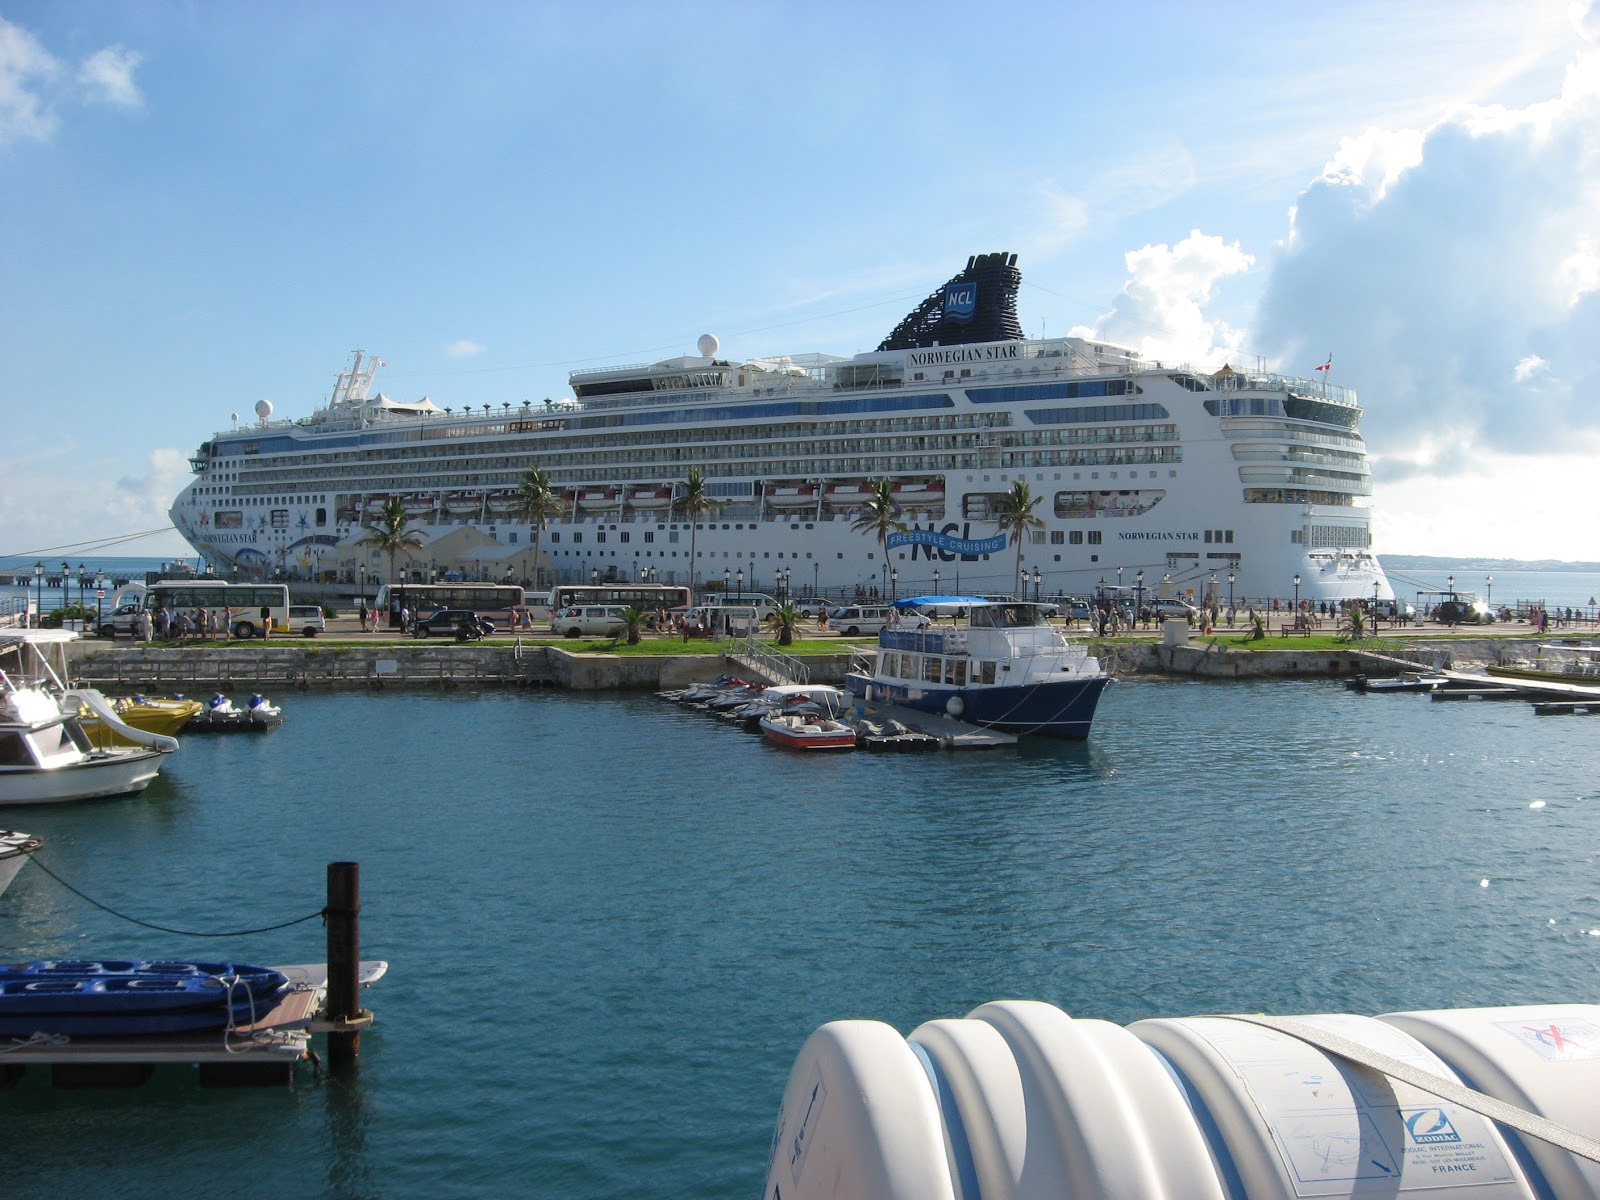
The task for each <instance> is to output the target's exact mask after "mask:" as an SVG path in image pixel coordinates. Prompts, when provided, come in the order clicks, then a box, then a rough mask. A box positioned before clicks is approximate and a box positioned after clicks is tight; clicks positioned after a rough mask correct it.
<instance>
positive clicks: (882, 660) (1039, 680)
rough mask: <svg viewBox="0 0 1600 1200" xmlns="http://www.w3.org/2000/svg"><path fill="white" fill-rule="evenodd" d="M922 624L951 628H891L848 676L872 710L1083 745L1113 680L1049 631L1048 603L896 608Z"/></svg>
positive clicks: (950, 601) (914, 602) (914, 600)
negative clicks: (923, 619) (934, 621)
mask: <svg viewBox="0 0 1600 1200" xmlns="http://www.w3.org/2000/svg"><path fill="white" fill-rule="evenodd" d="M895 607H896V608H897V609H899V610H901V611H902V612H905V611H908V610H909V611H913V612H920V613H921V614H922V615H923V616H931V615H934V614H942V613H947V612H951V611H955V612H957V613H960V614H961V615H960V616H957V617H954V618H953V619H954V620H955V622H956V624H955V625H953V626H951V627H948V628H925V629H917V630H911V631H908V630H905V629H903V628H895V629H884V630H883V631H882V632H881V633H879V634H878V650H877V654H876V655H875V656H874V658H873V659H872V660H871V661H870V662H864V663H861V664H860V665H859V666H853V667H852V669H851V671H850V673H849V674H848V675H847V676H846V677H845V682H846V685H847V686H848V687H849V689H850V691H851V693H852V694H854V695H857V696H860V697H862V698H863V699H864V700H865V701H866V702H867V703H868V704H874V703H877V704H898V705H901V706H903V707H905V708H913V709H917V710H919V711H921V712H926V713H935V714H948V715H949V716H951V717H954V718H956V719H957V720H960V721H965V722H967V723H968V724H970V725H980V726H983V727H984V728H987V729H998V730H999V731H1001V732H1002V733H1012V734H1042V735H1044V736H1046V737H1059V738H1086V737H1088V736H1089V726H1090V723H1091V722H1092V721H1093V720H1094V711H1095V706H1096V705H1097V704H1098V703H1099V702H1100V693H1101V692H1103V691H1105V688H1106V685H1107V684H1108V683H1110V682H1111V677H1110V675H1108V674H1107V673H1106V671H1105V669H1104V667H1102V666H1101V664H1100V661H1099V660H1098V659H1096V658H1094V657H1093V656H1091V655H1090V654H1089V653H1088V651H1087V650H1086V649H1085V648H1084V647H1083V646H1082V645H1080V644H1074V643H1070V642H1068V641H1067V640H1066V638H1065V637H1063V636H1062V634H1061V631H1060V630H1059V629H1057V628H1056V627H1055V626H1054V625H1052V624H1051V623H1050V619H1049V610H1048V608H1047V606H1045V605H1041V604H1028V603H1025V602H1019V601H1014V600H1013V601H1006V602H1003V603H996V602H991V601H988V600H985V599H983V598H982V597H980V596H914V597H911V598H909V599H905V600H899V601H896V603H895Z"/></svg>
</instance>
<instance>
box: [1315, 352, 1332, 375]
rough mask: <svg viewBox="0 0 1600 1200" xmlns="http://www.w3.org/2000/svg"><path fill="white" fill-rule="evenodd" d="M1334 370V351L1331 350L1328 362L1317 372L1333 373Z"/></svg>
mask: <svg viewBox="0 0 1600 1200" xmlns="http://www.w3.org/2000/svg"><path fill="white" fill-rule="evenodd" d="M1332 369H1333V351H1331V350H1330V351H1329V352H1328V361H1327V362H1325V363H1323V364H1322V365H1321V366H1320V367H1318V368H1317V370H1319V371H1331V370H1332Z"/></svg>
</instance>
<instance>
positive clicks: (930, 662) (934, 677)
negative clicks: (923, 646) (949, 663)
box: [922, 654, 944, 683]
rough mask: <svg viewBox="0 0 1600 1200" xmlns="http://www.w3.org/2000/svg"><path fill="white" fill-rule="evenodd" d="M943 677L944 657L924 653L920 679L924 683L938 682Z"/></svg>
mask: <svg viewBox="0 0 1600 1200" xmlns="http://www.w3.org/2000/svg"><path fill="white" fill-rule="evenodd" d="M943 678H944V659H942V658H940V657H939V656H938V655H937V654H928V655H924V656H923V659H922V679H923V682H925V683H939V682H941V681H942V679H943Z"/></svg>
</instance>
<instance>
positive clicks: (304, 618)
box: [289, 604, 328, 637]
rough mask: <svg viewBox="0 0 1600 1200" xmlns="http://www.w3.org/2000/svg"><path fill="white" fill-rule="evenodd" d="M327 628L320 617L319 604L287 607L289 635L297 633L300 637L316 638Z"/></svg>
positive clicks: (325, 622) (323, 619)
mask: <svg viewBox="0 0 1600 1200" xmlns="http://www.w3.org/2000/svg"><path fill="white" fill-rule="evenodd" d="M327 627H328V621H327V618H326V617H324V616H323V615H322V606H321V605H320V604H291V605H289V632H290V633H298V634H299V635H300V636H301V637H316V636H317V634H319V633H321V632H322V631H323V630H325V629H327Z"/></svg>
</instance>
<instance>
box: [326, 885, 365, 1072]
mask: <svg viewBox="0 0 1600 1200" xmlns="http://www.w3.org/2000/svg"><path fill="white" fill-rule="evenodd" d="M360 971H361V864H360V863H353V862H335V863H329V864H328V1001H327V1004H328V1011H327V1018H328V1020H329V1021H330V1022H336V1023H342V1022H354V1021H355V1019H356V1018H357V1017H359V1016H361V1015H363V1014H362V1012H361V1005H360V1003H359V1001H358V997H359V996H360V994H361V986H360V982H359V976H360ZM360 1053H361V1030H360V1027H359V1026H358V1027H357V1028H355V1029H349V1030H336V1031H334V1032H332V1033H330V1034H328V1059H329V1061H330V1062H336V1063H337V1062H354V1061H355V1059H356V1058H357V1057H359V1055H360Z"/></svg>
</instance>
